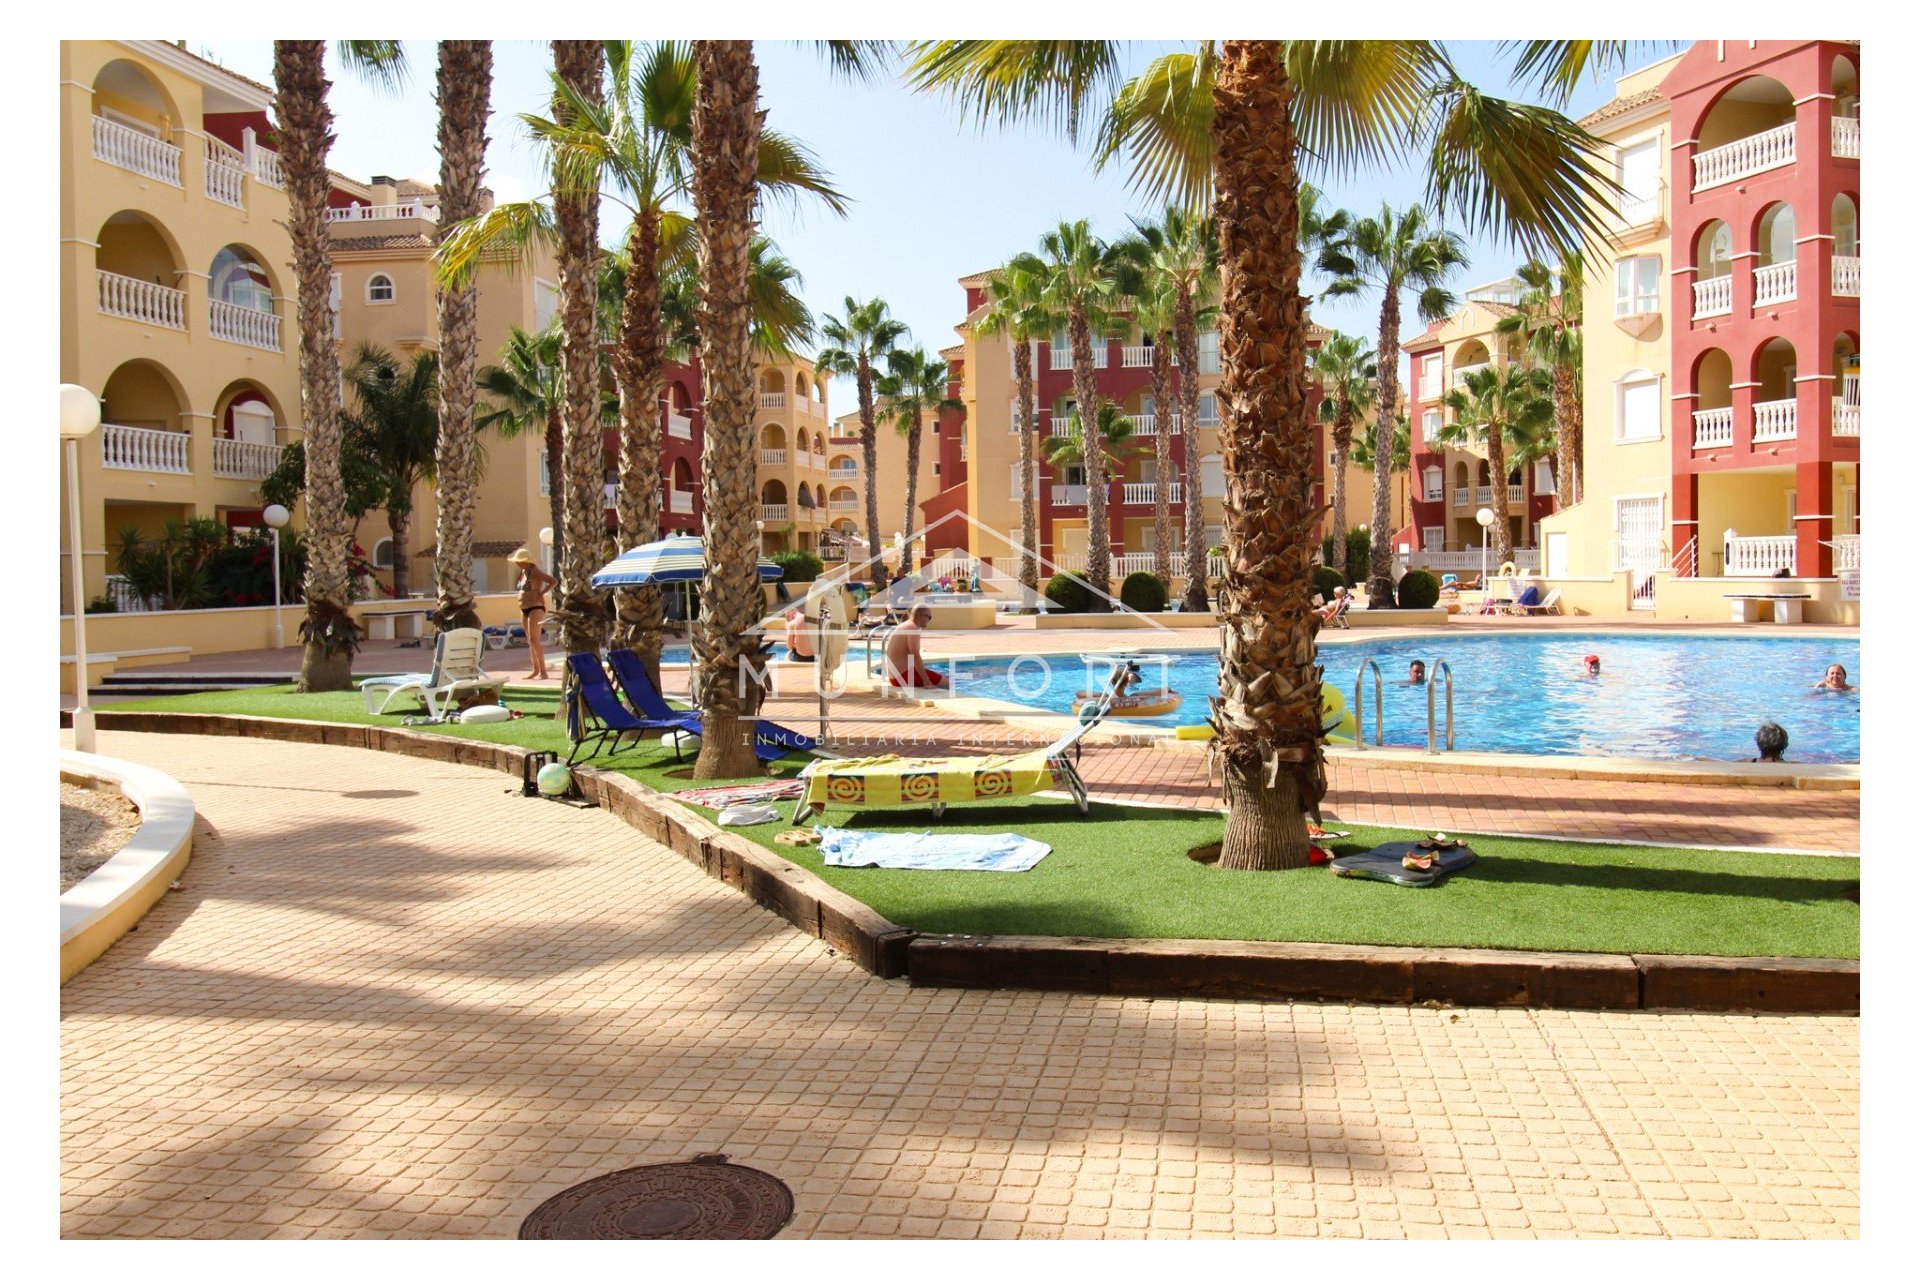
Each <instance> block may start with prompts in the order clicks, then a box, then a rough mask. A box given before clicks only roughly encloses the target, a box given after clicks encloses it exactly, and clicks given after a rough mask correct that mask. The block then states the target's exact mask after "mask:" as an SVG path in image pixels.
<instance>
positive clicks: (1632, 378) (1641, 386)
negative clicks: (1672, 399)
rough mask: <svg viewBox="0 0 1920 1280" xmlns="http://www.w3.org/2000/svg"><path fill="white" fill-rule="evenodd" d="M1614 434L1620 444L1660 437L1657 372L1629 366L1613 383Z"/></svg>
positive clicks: (1658, 378) (1658, 381)
mask: <svg viewBox="0 0 1920 1280" xmlns="http://www.w3.org/2000/svg"><path fill="white" fill-rule="evenodd" d="M1613 438H1614V440H1615V441H1617V442H1618V443H1620V444H1631V443H1634V442H1636V441H1641V440H1658V439H1659V438H1660V375H1659V374H1656V373H1649V372H1648V371H1647V370H1645V369H1629V370H1628V371H1627V372H1625V373H1623V374H1621V375H1620V377H1619V378H1618V379H1617V380H1616V381H1615V382H1614V384H1613Z"/></svg>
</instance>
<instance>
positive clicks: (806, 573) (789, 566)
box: [767, 551, 826, 582]
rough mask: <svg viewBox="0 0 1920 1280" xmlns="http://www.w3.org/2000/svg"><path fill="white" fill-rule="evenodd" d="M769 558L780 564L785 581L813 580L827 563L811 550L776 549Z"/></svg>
mask: <svg viewBox="0 0 1920 1280" xmlns="http://www.w3.org/2000/svg"><path fill="white" fill-rule="evenodd" d="M767 559H769V560H771V561H773V562H774V563H775V564H777V565H779V566H780V570H781V572H782V574H783V575H784V576H783V577H782V579H781V581H783V582H812V581H813V580H814V579H815V578H817V577H819V576H820V574H821V573H822V572H823V571H824V570H825V569H826V564H825V563H824V562H823V561H822V560H821V559H820V557H819V556H817V555H815V554H813V552H811V551H776V552H774V553H773V554H772V555H770V556H768V557H767Z"/></svg>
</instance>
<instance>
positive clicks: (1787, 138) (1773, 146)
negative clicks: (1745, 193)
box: [1693, 120, 1794, 191]
mask: <svg viewBox="0 0 1920 1280" xmlns="http://www.w3.org/2000/svg"><path fill="white" fill-rule="evenodd" d="M1793 155H1794V124H1793V122H1792V121H1791V120H1789V121H1788V122H1787V123H1786V124H1783V125H1781V126H1779V127H1778V128H1774V129H1768V130H1767V131H1766V132H1764V133H1756V134H1753V135H1752V136H1751V137H1746V138H1741V139H1739V140H1738V141H1736V142H1729V143H1728V144H1727V145H1726V146H1724V147H1715V148H1714V149H1713V150H1711V151H1702V152H1700V153H1699V154H1698V155H1696V156H1694V158H1693V189H1694V190H1695V191H1705V190H1707V189H1708V188H1709V187H1720V186H1725V185H1726V184H1727V183H1729V182H1738V181H1739V180H1740V179H1742V178H1745V177H1750V176H1752V175H1753V174H1756V173H1765V172H1766V171H1767V170H1769V169H1778V168H1781V167H1783V166H1785V165H1790V164H1792V163H1793Z"/></svg>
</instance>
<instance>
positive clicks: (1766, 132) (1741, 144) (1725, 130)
mask: <svg viewBox="0 0 1920 1280" xmlns="http://www.w3.org/2000/svg"><path fill="white" fill-rule="evenodd" d="M1695 137H1696V138H1697V139H1698V141H1697V142H1696V143H1695V144H1694V149H1693V189H1694V190H1695V191H1703V190H1706V189H1707V188H1709V187H1718V186H1724V185H1725V184H1727V183H1729V182H1737V181H1739V180H1740V179H1741V178H1745V177H1748V176H1750V175H1752V174H1756V173H1764V172H1766V171H1767V170H1769V169H1778V168H1781V167H1782V166H1785V165H1790V164H1792V163H1793V160H1794V153H1795V143H1796V138H1795V136H1794V108H1793V93H1792V91H1791V90H1789V89H1788V88H1787V86H1785V85H1783V84H1781V83H1780V82H1779V81H1778V80H1775V79H1774V78H1773V77H1772V76H1748V77H1747V78H1746V79H1744V80H1741V81H1739V82H1738V83H1736V84H1734V85H1732V86H1730V87H1729V88H1728V89H1727V90H1726V91H1725V92H1723V93H1722V94H1721V95H1720V97H1719V98H1718V99H1716V100H1715V102H1714V104H1713V106H1712V107H1710V108H1708V110H1707V114H1706V116H1705V117H1703V118H1702V119H1701V121H1700V126H1699V128H1698V129H1697V130H1695Z"/></svg>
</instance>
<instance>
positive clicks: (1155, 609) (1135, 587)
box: [1120, 573, 1167, 613]
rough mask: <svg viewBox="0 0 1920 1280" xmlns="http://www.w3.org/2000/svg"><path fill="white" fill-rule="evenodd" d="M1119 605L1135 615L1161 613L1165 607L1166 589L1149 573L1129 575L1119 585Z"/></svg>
mask: <svg viewBox="0 0 1920 1280" xmlns="http://www.w3.org/2000/svg"><path fill="white" fill-rule="evenodd" d="M1120 603H1121V604H1123V605H1125V606H1127V608H1129V609H1132V610H1133V611H1134V612H1136V613H1161V612H1164V611H1165V609H1166V607H1167V589H1166V587H1164V586H1162V585H1161V583H1160V579H1158V578H1156V577H1154V576H1153V575H1152V574H1150V573H1130V574H1128V575H1127V580H1126V581H1125V582H1123V583H1121V584H1120Z"/></svg>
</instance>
